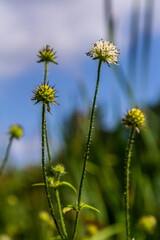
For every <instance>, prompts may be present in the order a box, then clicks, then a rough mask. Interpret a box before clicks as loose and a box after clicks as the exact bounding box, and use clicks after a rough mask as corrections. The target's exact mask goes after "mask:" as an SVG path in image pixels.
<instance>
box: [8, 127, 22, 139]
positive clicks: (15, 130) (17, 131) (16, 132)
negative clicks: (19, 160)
mask: <svg viewBox="0 0 160 240" xmlns="http://www.w3.org/2000/svg"><path fill="white" fill-rule="evenodd" d="M9 134H10V136H11V137H12V138H16V139H19V138H21V137H22V136H23V129H22V127H21V126H19V125H17V124H13V125H12V126H11V127H10V130H9Z"/></svg>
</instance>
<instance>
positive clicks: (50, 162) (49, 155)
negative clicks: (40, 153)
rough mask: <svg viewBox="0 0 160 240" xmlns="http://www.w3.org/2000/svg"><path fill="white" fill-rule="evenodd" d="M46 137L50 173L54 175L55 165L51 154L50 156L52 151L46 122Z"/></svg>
mask: <svg viewBox="0 0 160 240" xmlns="http://www.w3.org/2000/svg"><path fill="white" fill-rule="evenodd" d="M45 136H46V147H47V154H48V160H49V165H50V171H51V173H52V174H53V164H52V159H51V154H50V149H49V142H48V133H47V126H46V122H45Z"/></svg>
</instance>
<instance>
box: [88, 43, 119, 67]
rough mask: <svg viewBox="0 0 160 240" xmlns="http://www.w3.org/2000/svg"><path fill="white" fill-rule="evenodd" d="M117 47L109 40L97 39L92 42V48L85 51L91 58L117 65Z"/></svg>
mask: <svg viewBox="0 0 160 240" xmlns="http://www.w3.org/2000/svg"><path fill="white" fill-rule="evenodd" d="M119 54H120V53H119V49H117V48H116V46H115V45H114V44H113V43H112V42H109V41H105V40H99V41H98V42H96V43H94V44H93V47H92V49H91V50H90V51H89V52H88V53H87V56H90V57H92V58H93V60H96V59H99V60H101V61H102V62H106V63H107V64H108V65H109V66H110V64H116V65H118V55H119Z"/></svg>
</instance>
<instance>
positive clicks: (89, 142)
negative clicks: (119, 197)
mask: <svg viewBox="0 0 160 240" xmlns="http://www.w3.org/2000/svg"><path fill="white" fill-rule="evenodd" d="M101 64H102V61H101V60H99V64H98V72H97V83H96V88H95V93H94V99H93V104H92V111H91V117H90V126H89V132H88V137H87V144H86V149H85V154H84V164H83V170H82V176H81V182H80V187H79V194H78V208H79V207H80V203H81V196H82V189H83V183H84V176H85V171H86V163H87V160H88V158H89V152H90V145H91V135H92V128H93V121H94V112H95V107H96V99H97V93H98V87H99V79H100V69H101ZM78 219H79V211H77V212H76V220H75V224H74V230H73V236H72V240H74V239H75V236H76V232H77V224H78Z"/></svg>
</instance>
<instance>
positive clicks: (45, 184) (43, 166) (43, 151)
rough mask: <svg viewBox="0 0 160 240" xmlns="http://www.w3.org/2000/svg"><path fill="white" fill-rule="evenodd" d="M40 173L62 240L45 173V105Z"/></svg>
mask: <svg viewBox="0 0 160 240" xmlns="http://www.w3.org/2000/svg"><path fill="white" fill-rule="evenodd" d="M42 173H43V180H44V186H45V192H46V197H47V201H48V205H49V210H50V213H51V215H52V218H53V220H54V223H55V226H56V228H57V231H58V234H59V235H60V236H61V238H62V239H65V237H64V235H63V233H62V232H61V230H60V228H59V225H58V222H57V220H56V217H55V213H54V209H53V205H52V202H51V196H50V193H49V185H48V181H47V173H46V162H45V105H44V104H43V106H42Z"/></svg>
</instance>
